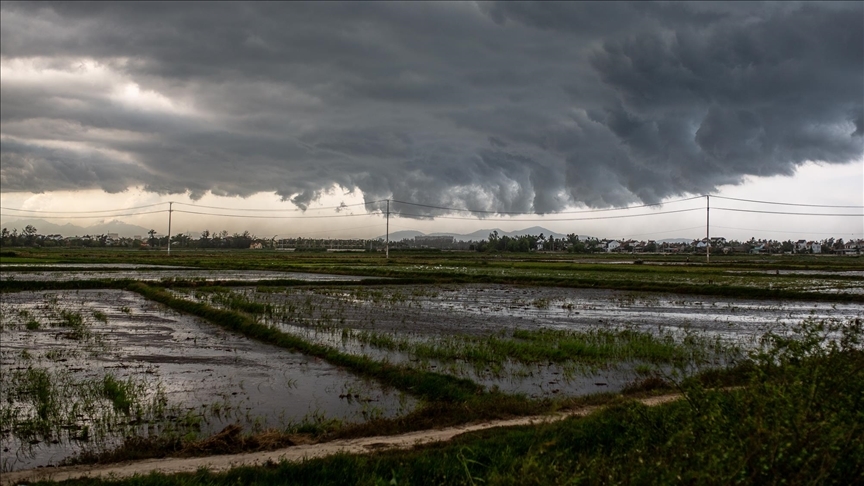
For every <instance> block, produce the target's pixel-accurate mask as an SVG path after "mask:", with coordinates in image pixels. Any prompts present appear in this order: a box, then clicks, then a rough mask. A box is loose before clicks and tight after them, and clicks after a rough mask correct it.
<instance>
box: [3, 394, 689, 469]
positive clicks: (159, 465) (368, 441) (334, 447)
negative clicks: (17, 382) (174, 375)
mask: <svg viewBox="0 0 864 486" xmlns="http://www.w3.org/2000/svg"><path fill="white" fill-rule="evenodd" d="M680 397H681V395H678V394H675V395H663V396H658V397H651V398H646V399H642V400H639V401H640V402H642V403H644V404H645V405H649V406H652V405H659V404H661V403H667V402H671V401H673V400H677V399H678V398H680ZM596 409H597V407H585V408H580V409H577V410H572V411H569V412H566V413H558V414H552V415H534V416H530V417H520V418H516V419H511V420H496V421H492V422H483V423H478V424H467V425H461V426H457V427H448V428H445V429H432V430H421V431H417V432H409V433H407V434H401V435H390V436H376V437H362V438H358V439H347V440H334V441H331V442H323V443H320V444H307V445H297V446H291V447H287V448H284V449H278V450H275V451H266V452H251V453H243V454H228V455H220V456H209V457H190V458H170V457H169V458H163V459H148V460H144V461H135V462H124V463H116V464H107V465H94V466H67V467H48V468H39V469H28V470H24V471H15V472H4V473H2V474H0V485H2V486H6V485H12V484H18V483H22V482H27V481H38V480H42V479H53V480H55V481H62V480H65V479H72V478H81V477H105V478H118V479H119V478H125V477H129V476H133V475H136V474H138V475H144V474H149V473H151V472H160V473H164V474H175V473H182V472H195V471H197V470H198V469H200V468H206V469H209V470H210V471H214V472H215V471H225V470H228V469H231V468H234V467H238V466H254V465H261V464H264V463H266V462H268V461H273V462H279V461H283V460H284V461H301V460H303V459H311V458H316V457H325V456H329V455H333V454H336V453H339V452H347V453H349V454H363V453H368V452H373V451H379V450H391V449H410V448H411V447H414V446H415V445H422V444H430V443H433V442H445V441H448V440H451V439H453V438H454V437H456V436H457V435H461V434H464V433H466V432H474V431H477V430H484V429H491V428H495V427H513V426H517V425H530V424H539V423H549V422H555V421H558V420H562V419H565V418H567V417H573V416H585V415H588V414H590V413H591V412H593V411H594V410H596Z"/></svg>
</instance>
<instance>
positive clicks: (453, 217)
mask: <svg viewBox="0 0 864 486" xmlns="http://www.w3.org/2000/svg"><path fill="white" fill-rule="evenodd" d="M703 209H704V208H690V209H678V210H675V211H660V212H657V213H647V214H622V215H618V216H597V217H594V218H555V219H546V218H541V219H536V218H535V219H509V220H507V222H517V223H518V222H523V223H531V222H538V221H540V222H555V221H591V220H601V219H621V218H638V217H642V216H659V215H661V214H675V213H686V212H690V211H702V210H703ZM394 214H396V215H398V216H411V217H415V218H433V219H459V220H468V221H475V220H476V219H477V218H467V217H459V216H431V215H428V214H410V213H394Z"/></svg>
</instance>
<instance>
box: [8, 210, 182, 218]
mask: <svg viewBox="0 0 864 486" xmlns="http://www.w3.org/2000/svg"><path fill="white" fill-rule="evenodd" d="M167 212H168V210H167V209H160V210H159V211H144V212H140V213H128V214H107V215H102V216H39V217H40V218H44V219H95V218H106V217H111V218H114V217H117V216H141V215H144V214H159V213H167ZM0 216H7V217H10V218H17V217H20V216H21V215H20V214H3V213H0Z"/></svg>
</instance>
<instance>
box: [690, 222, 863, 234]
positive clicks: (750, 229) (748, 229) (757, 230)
mask: <svg viewBox="0 0 864 486" xmlns="http://www.w3.org/2000/svg"><path fill="white" fill-rule="evenodd" d="M700 228H701V226H700ZM711 228H719V229H728V230H737V231H756V232H757V233H792V234H796V235H832V236H838V235H842V234H844V233H837V232H836V231H835V232H831V233H821V232H818V231H786V230H773V229H755V228H735V227H732V226H719V225H718V226H715V225H711ZM848 234H850V235H852V236H855V235H857V234H858V233H855V232H852V233H848Z"/></svg>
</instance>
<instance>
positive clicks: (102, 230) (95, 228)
mask: <svg viewBox="0 0 864 486" xmlns="http://www.w3.org/2000/svg"><path fill="white" fill-rule="evenodd" d="M27 225H31V226H33V227H34V228H36V231H37V232H38V233H39V234H40V235H57V234H59V235H63V236H64V237H67V236H84V235H91V236H94V235H106V234H108V233H117V235H118V236H120V237H121V238H132V237H134V236H143V237H145V238H146V237H147V232H148V231H150V229H149V228H144V227H143V226H137V225H134V224H128V223H124V222H122V221H117V220H114V221H108V222H107V223H98V224H94V225H91V226H86V227H84V226H76V225H74V224H71V223H66V224H63V225H60V224H54V223H50V222H48V221H45V220H44V219H21V220H18V221H12V222H11V223H4V224H3V227H4V228H8V229H9V231H12V229H13V228H17V229H18V232H19V233H20V232H21V230H23V229H24V228H25V227H27Z"/></svg>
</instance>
